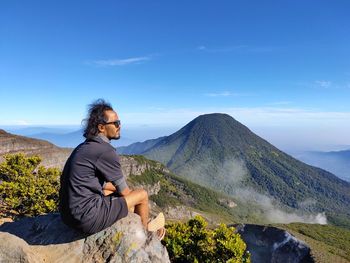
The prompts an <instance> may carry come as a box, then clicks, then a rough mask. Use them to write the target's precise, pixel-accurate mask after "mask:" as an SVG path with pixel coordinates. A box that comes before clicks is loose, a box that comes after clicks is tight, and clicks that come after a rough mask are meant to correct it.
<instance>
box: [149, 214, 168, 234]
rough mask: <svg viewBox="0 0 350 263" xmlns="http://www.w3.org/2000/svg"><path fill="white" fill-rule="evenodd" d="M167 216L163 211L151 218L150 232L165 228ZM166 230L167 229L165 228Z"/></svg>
mask: <svg viewBox="0 0 350 263" xmlns="http://www.w3.org/2000/svg"><path fill="white" fill-rule="evenodd" d="M164 225H165V218H164V214H163V213H159V214H158V215H157V217H156V218H155V219H153V220H151V221H150V222H149V223H148V225H147V230H148V231H150V232H155V231H157V230H159V229H161V228H164ZM164 230H165V229H164Z"/></svg>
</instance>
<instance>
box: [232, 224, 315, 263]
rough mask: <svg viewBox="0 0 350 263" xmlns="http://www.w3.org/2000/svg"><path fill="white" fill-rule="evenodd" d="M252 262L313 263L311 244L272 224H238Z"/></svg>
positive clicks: (238, 229)
mask: <svg viewBox="0 0 350 263" xmlns="http://www.w3.org/2000/svg"><path fill="white" fill-rule="evenodd" d="M236 228H237V231H238V233H239V234H240V235H241V237H242V239H243V240H244V242H245V243H246V244H247V249H248V250H249V251H250V253H251V260H252V262H259V263H279V262H283V263H313V262H314V259H313V258H312V256H311V254H310V248H309V246H308V245H307V244H306V243H304V242H303V241H301V240H298V239H297V238H295V237H294V236H292V235H291V234H290V233H288V232H287V231H285V230H283V229H279V228H276V227H272V226H260V225H252V224H245V225H237V226H236Z"/></svg>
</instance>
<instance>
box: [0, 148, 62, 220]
mask: <svg viewBox="0 0 350 263" xmlns="http://www.w3.org/2000/svg"><path fill="white" fill-rule="evenodd" d="M4 159H5V161H4V162H3V163H1V164H0V197H1V199H2V202H3V206H4V207H2V211H1V213H3V214H4V215H7V216H9V215H18V216H24V215H26V216H35V215H39V214H43V213H48V212H52V211H56V210H57V204H58V191H59V177H60V171H59V170H58V169H56V168H45V167H43V166H39V164H40V162H41V158H40V157H38V156H32V157H26V156H25V155H24V154H22V153H19V154H14V155H5V156H4Z"/></svg>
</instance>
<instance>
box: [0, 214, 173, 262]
mask: <svg viewBox="0 0 350 263" xmlns="http://www.w3.org/2000/svg"><path fill="white" fill-rule="evenodd" d="M0 240H1V242H0V262H28V263H32V262H33V263H36V262H45V263H47V262H55V263H59V262H62V263H63V262H64V263H69V262H74V263H75V262H84V263H85V262H170V261H169V256H168V253H167V251H166V249H165V247H164V246H163V245H162V244H161V242H160V241H159V240H158V238H157V236H156V234H155V233H153V234H151V233H148V232H146V231H145V230H144V228H143V226H142V224H141V221H140V218H139V216H137V215H136V214H133V213H130V214H129V215H128V216H127V217H126V218H123V219H121V220H119V221H117V222H116V223H115V224H114V225H112V226H111V227H109V228H106V229H105V230H103V231H101V232H98V233H96V234H94V235H84V234H82V233H79V232H77V231H75V230H73V229H70V228H69V227H67V226H66V225H64V224H63V223H62V221H61V219H60V216H59V214H48V215H43V216H38V217H35V218H25V219H22V220H20V221H16V222H13V223H4V224H3V225H1V226H0Z"/></svg>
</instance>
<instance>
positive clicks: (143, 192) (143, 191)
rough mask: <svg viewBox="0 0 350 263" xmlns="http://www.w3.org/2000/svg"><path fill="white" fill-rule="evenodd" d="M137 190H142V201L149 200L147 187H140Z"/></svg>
mask: <svg viewBox="0 0 350 263" xmlns="http://www.w3.org/2000/svg"><path fill="white" fill-rule="evenodd" d="M137 191H139V192H140V197H141V199H142V201H148V193H147V191H146V190H145V189H138V190H137Z"/></svg>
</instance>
